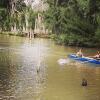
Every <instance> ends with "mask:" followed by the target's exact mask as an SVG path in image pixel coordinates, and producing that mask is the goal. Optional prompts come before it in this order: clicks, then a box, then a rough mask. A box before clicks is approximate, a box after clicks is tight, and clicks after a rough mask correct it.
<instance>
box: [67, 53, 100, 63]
mask: <svg viewBox="0 0 100 100" xmlns="http://www.w3.org/2000/svg"><path fill="white" fill-rule="evenodd" d="M69 58H71V59H74V60H77V61H82V62H88V63H93V64H100V60H96V59H93V58H89V57H84V56H83V57H78V56H76V55H75V54H70V55H69Z"/></svg>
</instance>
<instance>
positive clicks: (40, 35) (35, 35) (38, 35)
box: [0, 32, 50, 38]
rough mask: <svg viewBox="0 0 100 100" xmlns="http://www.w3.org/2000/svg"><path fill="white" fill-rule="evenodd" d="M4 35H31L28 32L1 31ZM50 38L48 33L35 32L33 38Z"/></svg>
mask: <svg viewBox="0 0 100 100" xmlns="http://www.w3.org/2000/svg"><path fill="white" fill-rule="evenodd" d="M0 34H2V35H9V36H20V37H29V36H28V34H27V33H22V32H19V33H15V32H0ZM36 37H37V38H50V35H48V34H34V35H33V36H32V38H36Z"/></svg>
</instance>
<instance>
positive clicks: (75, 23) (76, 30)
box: [44, 0, 100, 47]
mask: <svg viewBox="0 0 100 100" xmlns="http://www.w3.org/2000/svg"><path fill="white" fill-rule="evenodd" d="M45 2H47V3H48V5H49V8H48V9H47V11H46V12H44V18H45V25H46V27H47V28H48V29H50V30H51V31H52V32H51V33H52V35H51V37H52V38H53V39H54V40H55V41H56V42H57V43H59V44H64V45H74V46H75V45H76V46H88V47H93V46H100V0H46V1H45Z"/></svg>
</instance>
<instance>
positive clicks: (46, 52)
mask: <svg viewBox="0 0 100 100" xmlns="http://www.w3.org/2000/svg"><path fill="white" fill-rule="evenodd" d="M78 49H79V48H75V47H72V48H71V47H64V46H58V45H55V44H54V43H53V42H52V41H51V40H47V39H32V40H29V39H27V38H21V37H14V36H12V37H9V36H2V35H0V100H100V66H96V65H91V64H87V63H85V64H82V63H79V62H73V61H70V62H68V63H67V64H64V65H60V64H59V63H58V60H59V59H62V58H63V59H65V58H67V55H68V54H70V53H74V52H76V51H77V50H78ZM96 51H97V50H95V49H85V48H84V49H83V52H84V54H85V55H87V56H88V55H93V54H95V52H96ZM67 59H68V58H67ZM83 78H85V79H87V81H88V86H87V87H82V86H81V81H82V79H83Z"/></svg>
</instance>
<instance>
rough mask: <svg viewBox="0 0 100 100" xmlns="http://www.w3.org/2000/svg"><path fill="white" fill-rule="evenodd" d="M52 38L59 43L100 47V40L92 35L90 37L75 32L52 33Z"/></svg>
mask: <svg viewBox="0 0 100 100" xmlns="http://www.w3.org/2000/svg"><path fill="white" fill-rule="evenodd" d="M50 38H51V39H53V40H54V41H55V43H56V44H59V45H65V46H78V47H96V48H98V47H100V42H99V41H98V40H96V39H95V38H92V37H90V38H89V37H83V36H80V35H74V34H70V35H69V34H59V35H57V34H52V35H50Z"/></svg>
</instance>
